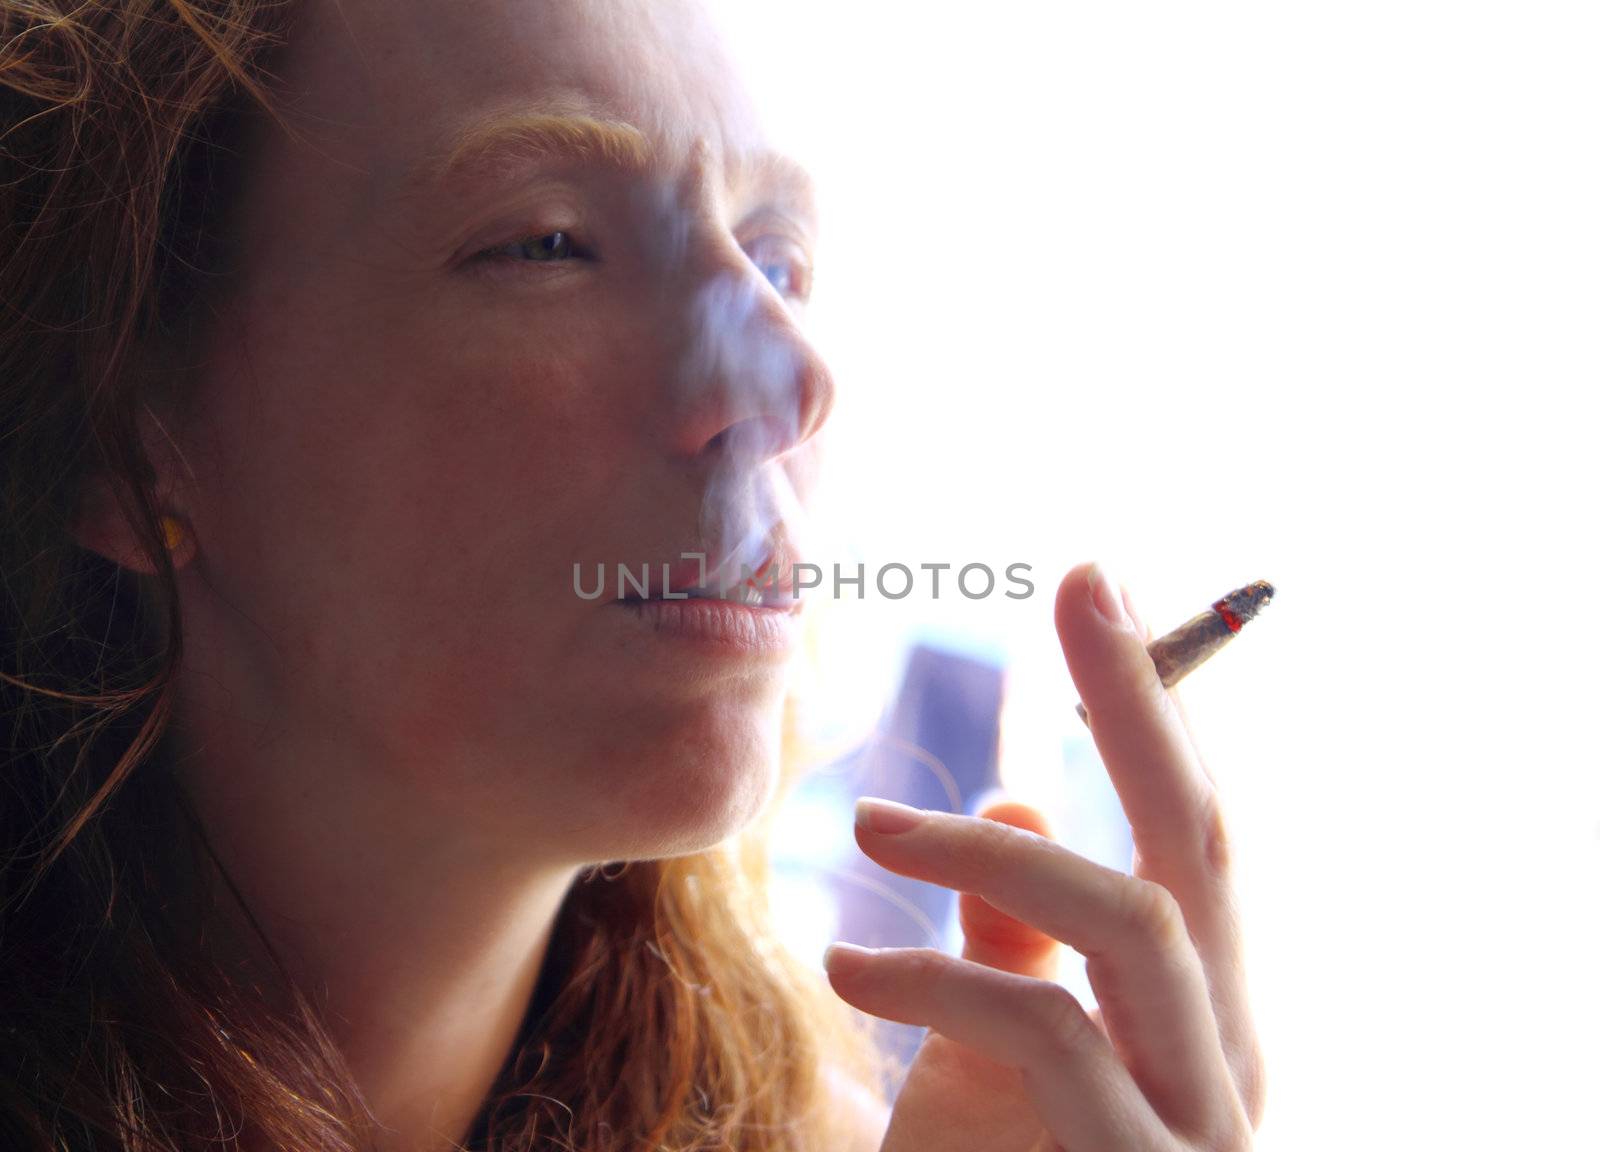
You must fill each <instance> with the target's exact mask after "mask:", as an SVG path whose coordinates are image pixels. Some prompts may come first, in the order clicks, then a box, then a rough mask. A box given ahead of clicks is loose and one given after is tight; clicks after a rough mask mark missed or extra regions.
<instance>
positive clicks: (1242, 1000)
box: [1055, 564, 1262, 1120]
mask: <svg viewBox="0 0 1600 1152" xmlns="http://www.w3.org/2000/svg"><path fill="white" fill-rule="evenodd" d="M1055 616H1056V632H1057V634H1058V636H1059V637H1060V639H1061V647H1062V651H1063V652H1064V654H1065V655H1066V659H1067V668H1068V670H1069V671H1070V672H1071V674H1072V681H1073V683H1074V684H1075V685H1076V686H1077V689H1078V693H1079V695H1080V696H1081V697H1082V698H1083V703H1084V707H1085V708H1086V709H1088V712H1089V718H1090V731H1091V733H1092V735H1093V736H1094V742H1095V745H1096V747H1098V748H1099V750H1100V756H1101V759H1102V760H1104V762H1105V765H1106V771H1107V773H1108V774H1109V775H1110V777H1111V783H1112V786H1113V787H1114V788H1115V789H1116V792H1117V796H1118V798H1119V799H1120V800H1121V801H1122V807H1123V811H1124V812H1126V813H1127V817H1128V823H1129V825H1130V826H1131V827H1132V829H1133V841H1134V846H1135V848H1136V849H1137V853H1138V861H1137V863H1136V865H1135V867H1134V872H1135V874H1136V875H1138V876H1140V877H1141V878H1143V879H1146V880H1153V881H1155V882H1156V883H1158V884H1160V885H1161V886H1162V887H1164V888H1166V889H1167V890H1168V891H1169V892H1171V893H1172V895H1173V896H1174V897H1175V898H1176V899H1177V901H1178V906H1179V908H1181V909H1182V911H1183V916H1184V922H1185V924H1186V925H1187V927H1188V929H1189V934H1190V936H1191V937H1192V938H1193V940H1194V943H1195V950H1196V951H1197V952H1198V953H1199V954H1200V960H1201V962H1202V963H1203V964H1204V965H1205V968H1206V975H1207V979H1208V983H1209V984H1210V986H1211V991H1212V1000H1213V1004H1214V1006H1215V1008H1216V1012H1217V1024H1218V1029H1219V1032H1220V1034H1221V1036H1222V1041H1223V1048H1224V1050H1225V1051H1226V1052H1227V1053H1228V1057H1229V1063H1230V1065H1231V1066H1232V1067H1233V1070H1234V1077H1235V1082H1236V1084H1237V1085H1238V1087H1239V1090H1240V1095H1241V1097H1242V1098H1243V1099H1244V1100H1245V1102H1246V1107H1247V1108H1248V1110H1249V1111H1250V1113H1251V1119H1252V1120H1255V1119H1256V1118H1257V1116H1258V1114H1259V1101H1260V1096H1261V1091H1260V1088H1261V1080H1262V1071H1261V1057H1260V1053H1259V1047H1258V1042H1257V1040H1256V1035H1255V1028H1254V1025H1253V1023H1252V1021H1251V1018H1250V1009H1249V1004H1248V1000H1247V997H1246V989H1245V983H1244V965H1243V954H1242V947H1241V940H1240V932H1239V922H1238V912H1237V908H1236V905H1235V900H1234V895H1233V887H1232V882H1231V864H1230V861H1229V855H1228V838H1227V830H1226V828H1225V826H1224V823H1223V817H1222V808H1221V805H1220V803H1219V801H1218V797H1217V792H1216V787H1215V785H1214V784H1213V783H1212V780H1211V777H1210V776H1209V775H1208V774H1207V772H1206V770H1205V767H1204V766H1203V765H1202V763H1201V761H1200V756H1199V753H1198V752H1197V751H1196V749H1195V746H1194V743H1193V741H1192V740H1191V739H1190V737H1189V731H1188V729H1187V728H1186V727H1185V726H1184V723H1183V717H1182V715H1181V714H1180V713H1179V710H1178V708H1177V705H1176V703H1175V702H1174V701H1173V699H1172V697H1171V696H1169V695H1168V694H1167V690H1166V689H1165V688H1164V687H1162V685H1161V680H1160V677H1159V676H1158V675H1157V673H1156V668H1155V664H1154V662H1153V661H1152V660H1151V659H1150V656H1149V654H1148V653H1147V652H1146V651H1145V640H1144V637H1143V636H1141V634H1140V632H1139V630H1138V628H1137V627H1136V625H1135V624H1134V622H1133V620H1132V618H1131V616H1130V614H1129V612H1128V610H1127V606H1126V602H1125V598H1124V596H1123V592H1122V589H1121V588H1120V587H1118V586H1117V585H1116V583H1115V582H1114V581H1112V580H1111V579H1110V578H1109V577H1108V576H1107V575H1106V574H1105V571H1104V570H1103V569H1102V568H1100V566H1099V565H1095V564H1081V565H1079V566H1078V567H1076V568H1074V569H1072V571H1070V572H1068V573H1067V575H1066V577H1065V578H1064V579H1063V580H1062V581H1061V586H1060V588H1059V589H1058V591H1057V594H1056V608H1055Z"/></svg>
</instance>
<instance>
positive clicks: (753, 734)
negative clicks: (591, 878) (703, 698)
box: [597, 709, 781, 858]
mask: <svg viewBox="0 0 1600 1152" xmlns="http://www.w3.org/2000/svg"><path fill="white" fill-rule="evenodd" d="M780 736H781V725H780V715H779V714H778V713H777V712H775V711H773V710H771V709H767V710H763V711H762V712H761V713H759V714H756V713H750V712H743V713H732V714H729V713H727V712H724V713H723V714H721V715H719V716H717V717H716V718H715V722H710V721H707V722H704V723H701V724H698V725H690V724H685V725H683V726H681V727H679V728H678V729H677V730H676V731H674V732H672V733H671V734H670V735H667V736H666V738H665V739H662V740H661V741H659V742H657V743H655V744H653V745H646V746H642V747H639V748H638V749H637V750H636V751H635V752H634V754H633V755H632V756H630V757H628V758H627V759H626V760H619V761H615V762H613V763H612V764H611V765H608V766H606V767H605V769H604V772H605V776H603V777H597V779H609V780H611V781H612V782H613V783H614V784H615V785H616V791H615V794H614V799H613V800H612V803H613V804H614V806H615V809H616V810H617V818H618V819H619V820H620V821H622V822H624V823H625V824H626V825H628V831H629V832H630V833H632V834H633V835H634V836H635V837H636V838H637V839H639V840H640V841H642V844H641V845H640V847H641V848H642V851H639V852H630V853H628V854H629V855H639V856H643V857H646V858H649V857H654V856H676V855H684V854H687V853H690V852H698V851H701V850H703V849H705V848H709V847H711V846H712V845H714V844H717V843H719V842H721V841H723V840H725V839H727V838H728V837H730V836H732V835H735V834H736V833H737V832H738V831H739V830H740V829H741V828H743V827H745V826H746V825H747V824H749V823H750V821H751V820H753V819H755V817H756V816H757V815H759V814H760V812H761V811H762V809H763V808H764V807H765V806H766V804H767V803H768V801H769V800H770V799H771V798H772V795H773V793H774V792H775V790H776V788H777V782H778V768H779V749H780V746H781V745H780ZM622 764H627V765H630V766H631V767H629V768H620V771H621V772H622V773H623V778H622V779H618V778H617V773H618V771H619V766H620V765H622Z"/></svg>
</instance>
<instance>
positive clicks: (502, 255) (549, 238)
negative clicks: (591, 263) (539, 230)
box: [484, 232, 581, 264]
mask: <svg viewBox="0 0 1600 1152" xmlns="http://www.w3.org/2000/svg"><path fill="white" fill-rule="evenodd" d="M484 255H485V256H487V257H490V258H498V259H505V260H514V261H524V260H526V261H529V262H531V263H540V264H545V263H551V262H554V261H561V260H571V259H572V258H573V257H575V256H579V255H581V253H580V252H579V251H578V248H577V246H576V245H575V244H573V242H572V236H571V234H570V233H567V232H546V233H544V234H543V235H541V236H524V237H523V238H522V239H520V240H513V241H512V242H511V243H509V244H502V245H501V246H500V247H498V248H491V249H489V250H488V251H487V252H485V253H484Z"/></svg>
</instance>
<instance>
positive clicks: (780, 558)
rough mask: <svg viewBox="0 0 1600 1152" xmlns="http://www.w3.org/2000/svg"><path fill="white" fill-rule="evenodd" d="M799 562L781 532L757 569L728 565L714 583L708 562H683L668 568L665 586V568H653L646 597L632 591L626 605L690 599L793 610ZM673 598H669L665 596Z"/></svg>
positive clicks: (689, 559)
mask: <svg viewBox="0 0 1600 1152" xmlns="http://www.w3.org/2000/svg"><path fill="white" fill-rule="evenodd" d="M797 562H798V561H797V560H796V558H795V557H794V555H793V550H792V547H791V546H790V544H789V542H788V541H787V539H785V537H784V536H783V535H782V533H781V531H780V532H776V533H774V534H773V535H772V536H770V537H769V538H768V540H767V554H766V557H765V559H763V560H762V561H761V563H760V564H759V565H757V566H756V567H755V568H753V569H752V568H750V567H749V566H748V565H744V566H741V565H739V564H737V563H731V564H727V565H725V569H724V571H723V573H722V575H721V577H720V579H718V580H717V581H716V582H715V583H708V582H710V581H711V579H712V577H713V575H714V573H712V572H711V571H710V565H709V562H705V563H702V561H700V560H699V559H697V558H696V557H695V556H693V555H691V556H690V557H689V558H688V559H683V558H681V556H680V558H679V559H678V560H676V561H674V562H673V563H671V564H669V565H667V566H666V583H665V585H663V583H662V565H661V564H653V565H651V567H650V578H649V581H648V585H647V588H646V595H644V596H640V595H638V593H637V592H634V591H632V590H631V589H630V592H629V595H627V596H625V597H623V601H624V602H627V601H641V600H666V599H671V600H679V599H680V597H681V596H687V597H688V598H689V599H707V600H726V601H729V602H731V603H736V604H737V603H743V604H747V605H750V606H752V607H756V606H759V607H767V608H779V609H787V610H793V609H794V608H795V607H797V606H798V604H799V601H798V599H797V598H796V597H795V596H794V586H793V572H794V566H795V564H796V563H797ZM668 591H670V592H671V593H672V595H671V596H670V597H668V596H667V595H666V593H667V592H668Z"/></svg>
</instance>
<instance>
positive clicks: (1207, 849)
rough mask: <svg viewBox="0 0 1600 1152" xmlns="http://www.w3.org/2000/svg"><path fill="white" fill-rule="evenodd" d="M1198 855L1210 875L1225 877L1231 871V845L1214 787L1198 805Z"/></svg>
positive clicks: (1220, 804)
mask: <svg viewBox="0 0 1600 1152" xmlns="http://www.w3.org/2000/svg"><path fill="white" fill-rule="evenodd" d="M1200 855H1201V859H1203V860H1204V861H1205V866H1206V869H1207V871H1208V872H1209V873H1210V874H1211V876H1212V877H1214V878H1225V877H1227V876H1229V875H1230V874H1231V873H1232V871H1233V845H1232V842H1231V840H1230V839H1229V836H1228V823H1227V821H1226V820H1225V819H1224V818H1223V814H1222V803H1221V800H1220V799H1219V798H1218V796H1217V793H1216V790H1215V789H1214V788H1213V789H1209V790H1208V791H1207V792H1206V796H1205V800H1204V801H1203V802H1202V804H1201V807H1200Z"/></svg>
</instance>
